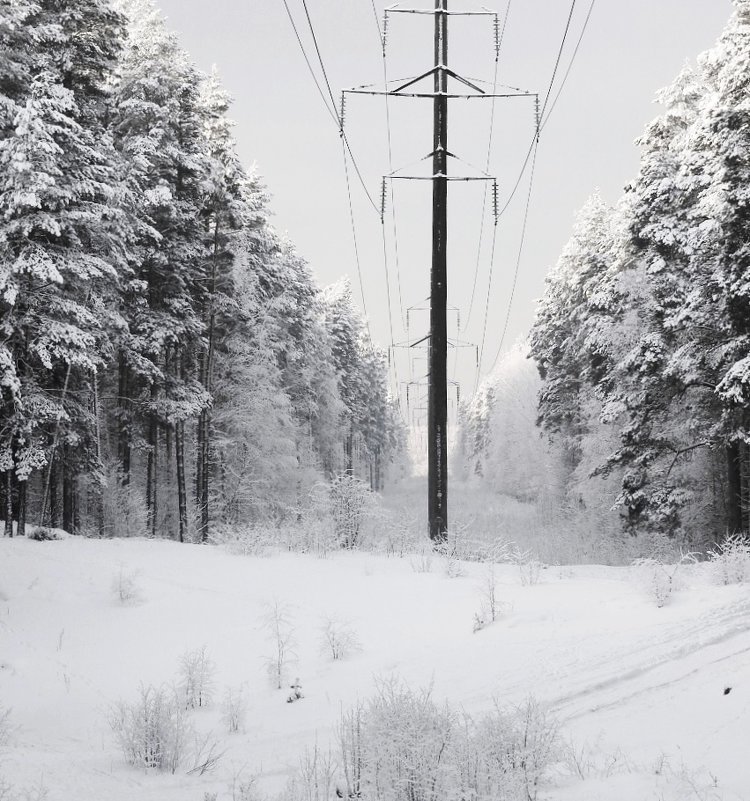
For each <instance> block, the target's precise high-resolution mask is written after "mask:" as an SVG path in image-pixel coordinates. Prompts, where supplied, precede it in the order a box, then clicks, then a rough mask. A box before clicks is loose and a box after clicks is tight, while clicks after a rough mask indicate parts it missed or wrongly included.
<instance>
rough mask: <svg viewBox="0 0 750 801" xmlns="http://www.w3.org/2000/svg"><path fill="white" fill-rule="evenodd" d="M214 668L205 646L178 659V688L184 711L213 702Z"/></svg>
mask: <svg viewBox="0 0 750 801" xmlns="http://www.w3.org/2000/svg"><path fill="white" fill-rule="evenodd" d="M215 675H216V666H215V665H214V663H213V660H212V659H211V657H210V656H209V655H208V649H207V648H206V646H205V645H203V646H201V647H200V648H196V649H195V650H193V651H186V652H185V653H184V654H183V655H182V656H181V657H180V669H179V676H180V679H179V688H180V694H181V696H182V698H183V701H184V704H185V708H186V709H197V708H198V707H204V706H208V705H209V704H210V703H211V701H212V700H213V694H214V689H215V682H214V679H215Z"/></svg>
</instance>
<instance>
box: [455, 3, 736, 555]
mask: <svg viewBox="0 0 750 801" xmlns="http://www.w3.org/2000/svg"><path fill="white" fill-rule="evenodd" d="M736 5H737V14H736V16H735V17H734V18H733V20H732V22H731V23H730V24H729V25H728V27H727V28H726V30H725V31H724V33H723V35H722V36H721V38H720V39H719V41H718V42H717V44H716V46H715V47H714V48H713V49H711V50H709V51H708V52H706V53H704V54H703V55H702V56H701V57H700V58H699V59H698V62H697V65H696V66H686V67H685V68H684V69H683V70H682V72H681V73H680V74H679V75H678V76H677V78H676V79H675V80H674V82H673V83H672V84H671V85H670V86H669V87H667V88H666V89H664V90H663V91H662V92H661V93H660V95H659V97H658V100H659V102H660V103H661V105H662V107H663V112H662V114H661V116H659V117H658V118H657V119H655V120H654V121H653V122H652V123H650V124H649V125H648V127H647V128H646V130H645V131H644V133H643V135H642V136H641V137H640V139H639V140H638V142H637V145H638V147H639V148H640V151H641V164H640V170H639V172H638V175H637V176H636V177H635V178H634V179H633V181H632V182H631V183H630V184H629V185H628V186H627V187H626V189H625V192H624V194H623V195H622V197H621V198H620V199H619V200H618V201H617V202H616V203H615V204H614V205H613V206H610V205H609V204H608V203H607V202H606V201H605V200H604V199H603V198H602V197H600V196H599V195H598V194H594V195H593V196H592V197H591V198H590V200H589V201H588V202H587V203H586V205H585V206H584V208H583V209H581V211H580V213H579V215H578V219H577V223H576V227H575V230H574V232H573V235H572V237H571V239H570V241H569V242H568V244H567V245H566V247H565V249H564V251H563V253H562V255H561V256H560V259H559V261H558V263H557V264H556V265H555V267H554V269H553V270H551V272H550V273H549V276H548V278H547V284H546V290H545V294H544V297H543V298H542V299H541V301H540V304H539V307H538V311H537V315H536V319H535V321H534V324H533V328H532V330H531V332H530V335H529V339H528V342H527V344H526V345H525V346H524V347H522V348H520V350H516V352H514V353H511V354H509V355H508V356H507V357H506V358H505V361H504V363H503V364H502V365H501V366H500V368H499V369H498V370H497V371H496V373H495V374H494V375H493V376H491V377H489V378H488V379H487V380H486V381H485V382H484V384H483V386H482V387H481V389H480V391H479V392H478V393H477V394H476V395H475V397H474V398H473V399H472V401H471V403H470V404H469V405H468V407H467V408H466V409H465V411H464V417H463V425H462V432H461V444H460V449H459V453H458V454H457V462H458V466H459V469H460V470H462V471H463V473H464V475H467V476H474V477H475V479H474V480H475V481H479V482H480V483H483V484H484V485H486V486H488V487H492V488H494V489H496V490H497V491H499V492H502V493H504V494H507V495H509V496H512V497H515V498H518V499H520V500H530V499H531V498H533V497H534V496H537V495H542V496H547V497H548V499H551V500H548V503H552V504H553V505H556V508H558V509H561V510H563V515H564V516H567V517H568V518H570V519H572V520H575V521H576V523H577V524H579V525H581V524H583V525H589V526H593V527H595V528H598V529H599V530H602V529H605V530H607V531H609V532H610V533H611V534H612V535H613V536H617V535H618V534H621V533H623V532H627V533H628V534H630V535H638V534H640V535H643V534H647V533H648V534H654V533H658V534H661V535H664V536H666V537H669V538H674V539H675V540H676V541H677V542H679V543H682V544H686V545H688V546H691V547H695V548H698V549H701V548H705V547H706V546H707V544H710V543H712V542H715V541H718V540H721V539H722V538H723V537H724V536H725V535H726V534H730V535H731V534H734V533H737V532H741V531H747V530H748V528H749V527H750V526H749V523H750V520H749V518H748V510H750V451H748V443H749V442H750V429H749V428H748V425H749V422H750V421H749V419H748V412H747V409H748V406H749V405H750V286H749V285H748V281H747V271H748V269H749V268H750V246H749V245H748V223H749V222H750V216H749V215H750V205H749V201H748V195H747V184H748V181H749V179H750V127H749V125H748V122H749V121H750V117H748V108H747V103H748V57H749V53H748V48H749V46H750V39H749V35H748V25H749V24H750V6H748V4H747V3H737V4H736ZM524 355H528V357H529V358H530V359H531V360H532V361H533V364H534V365H535V366H536V368H538V372H539V376H537V375H536V369H535V367H534V366H532V364H526V363H524V358H523V357H524ZM534 407H536V409H537V411H536V415H534V413H533V412H531V411H530V410H531V409H533V408H534ZM534 418H536V419H534ZM535 424H537V425H539V426H540V427H541V431H542V432H543V440H542V441H539V438H538V437H535V435H534V425H535ZM535 440H536V446H535V447H530V443H533V442H534V441H535ZM528 455H532V458H531V459H529V458H528ZM522 456H523V457H524V458H523V459H522V458H521V457H522ZM519 464H522V465H523V467H522V469H521V471H520V472H519V469H518V468H519Z"/></svg>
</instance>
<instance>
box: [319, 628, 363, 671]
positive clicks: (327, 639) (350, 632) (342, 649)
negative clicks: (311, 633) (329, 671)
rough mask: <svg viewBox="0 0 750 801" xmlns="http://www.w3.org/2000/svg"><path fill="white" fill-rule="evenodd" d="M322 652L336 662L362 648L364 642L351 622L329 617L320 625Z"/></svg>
mask: <svg viewBox="0 0 750 801" xmlns="http://www.w3.org/2000/svg"><path fill="white" fill-rule="evenodd" d="M320 632H321V635H320V652H321V653H322V654H325V655H327V656H330V657H331V659H332V660H333V661H334V662H338V661H340V660H341V659H346V658H347V657H349V656H351V655H352V654H354V653H356V652H358V651H361V650H362V644H361V643H360V641H359V637H357V632H356V631H354V627H353V626H352V624H351V623H348V622H346V621H343V620H337V619H336V618H334V617H327V618H325V619H324V620H323V624H322V626H321V627H320Z"/></svg>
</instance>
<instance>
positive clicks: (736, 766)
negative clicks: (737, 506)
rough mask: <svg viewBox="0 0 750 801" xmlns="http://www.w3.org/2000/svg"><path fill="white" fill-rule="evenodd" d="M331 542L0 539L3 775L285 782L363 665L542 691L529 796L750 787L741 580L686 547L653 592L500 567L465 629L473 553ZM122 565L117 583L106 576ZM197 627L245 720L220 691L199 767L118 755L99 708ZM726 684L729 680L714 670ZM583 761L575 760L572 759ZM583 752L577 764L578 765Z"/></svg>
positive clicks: (162, 797) (114, 798)
mask: <svg viewBox="0 0 750 801" xmlns="http://www.w3.org/2000/svg"><path fill="white" fill-rule="evenodd" d="M421 561H422V560H421V559H420V558H417V559H416V560H415V559H409V558H405V559H397V558H388V557H385V556H374V555H369V554H362V553H339V554H334V555H332V556H331V557H330V558H328V559H317V558H315V557H314V556H304V555H292V554H278V555H274V556H269V557H263V558H259V557H244V556H235V555H232V554H229V553H226V552H224V551H223V550H221V549H218V548H215V547H207V546H206V547H201V546H194V545H178V544H175V543H171V542H164V541H147V540H112V541H95V540H83V539H77V538H71V539H68V540H64V541H59V542H58V541H54V542H31V541H26V540H23V539H21V540H18V539H14V540H12V541H11V540H0V565H1V566H2V567H1V568H0V599H1V601H0V706H6V707H12V714H11V721H12V723H13V726H14V727H15V728H14V731H12V733H11V738H10V742H9V744H8V745H7V746H6V747H5V748H4V749H3V753H2V754H0V776H4V777H5V779H6V781H8V782H11V783H13V784H14V785H16V786H17V787H18V788H23V787H26V788H29V787H33V786H40V784H43V785H44V787H46V789H47V792H48V795H47V798H48V801H103V800H104V799H106V800H107V801H130V800H131V799H137V800H138V801H157V800H158V801H178V800H179V801H203V798H204V794H205V793H217V794H218V796H217V797H218V799H219V800H220V801H221V800H222V799H231V798H232V794H231V791H230V789H229V786H230V783H231V781H232V778H233V777H238V776H245V777H249V776H250V775H252V774H255V773H262V775H263V777H264V779H263V781H264V782H266V783H267V784H268V786H269V788H273V787H274V786H280V785H281V784H283V781H284V779H285V777H286V775H288V774H289V773H290V772H292V771H293V770H294V769H295V768H296V766H297V765H298V760H299V757H300V755H301V754H302V753H303V751H304V749H305V748H306V747H309V746H312V745H313V744H314V743H315V742H317V743H318V744H320V745H324V746H325V745H326V744H327V743H328V741H329V739H331V738H332V736H333V729H334V727H335V725H336V722H337V720H338V718H339V715H340V712H341V709H342V708H344V709H345V708H347V707H348V706H349V705H350V704H352V703H353V702H354V701H356V700H357V699H358V698H366V697H368V696H369V695H370V694H371V693H372V690H373V686H374V683H375V682H376V681H377V680H378V678H383V677H389V676H392V675H396V676H398V677H400V678H402V679H403V680H404V681H406V682H407V683H409V684H410V685H411V686H412V687H414V688H418V687H424V686H428V685H430V684H431V685H432V686H433V692H434V694H435V696H436V697H437V698H448V699H450V700H451V701H452V702H453V703H454V704H455V705H456V706H461V707H463V708H465V709H466V710H467V711H469V712H472V713H479V712H481V711H482V710H483V709H486V708H488V707H489V706H490V705H491V704H492V703H493V699H497V700H498V701H500V702H501V703H509V704H512V703H518V702H521V701H522V700H523V699H524V698H525V697H526V696H528V695H533V696H535V697H536V698H537V699H538V700H539V701H542V702H546V703H549V704H550V705H551V706H552V708H553V710H555V712H556V714H557V715H558V717H559V718H560V720H561V721H562V724H563V735H564V737H565V738H566V739H569V740H570V741H571V743H572V745H571V748H570V754H569V757H568V759H567V763H568V767H567V768H566V767H563V766H561V767H560V769H559V771H558V772H557V773H556V775H554V776H553V777H552V784H551V785H550V786H549V787H547V788H545V790H544V792H543V794H542V796H541V797H545V798H549V799H556V800H557V801H593V800H594V799H606V800H607V801H640V800H641V799H644V800H645V799H655V801H657V800H658V799H665V801H668V800H669V799H675V801H676V800H677V799H679V800H680V801H681V800H682V799H691V798H696V799H713V798H716V799H750V767H748V762H747V752H748V748H749V747H750V687H749V685H750V593H749V592H748V587H747V586H746V585H745V586H736V587H715V586H711V585H709V584H708V582H707V580H706V579H705V575H704V571H702V570H701V569H700V568H699V567H698V568H694V569H693V571H692V573H690V575H689V576H688V581H687V586H686V587H685V588H684V589H681V590H680V591H678V592H677V593H676V594H675V595H674V596H673V598H672V600H671V602H670V603H669V605H667V606H666V607H664V608H662V609H659V608H657V607H656V606H655V604H654V603H653V602H652V601H651V600H650V599H649V598H648V597H646V596H645V595H643V594H642V593H641V592H640V591H639V590H638V589H637V588H636V587H635V586H634V585H633V584H632V582H630V581H628V571H627V570H624V569H619V568H604V567H580V568H567V567H566V568H548V569H546V570H544V571H542V574H541V579H540V582H539V583H538V584H536V585H533V586H522V584H521V581H520V576H519V572H518V570H517V569H516V568H514V567H512V566H502V567H498V568H496V571H497V582H498V595H499V598H500V600H501V601H502V602H503V603H504V604H507V608H506V611H505V613H504V615H503V617H502V618H501V619H500V620H499V621H498V622H496V623H494V624H493V625H491V626H488V627H486V628H484V629H482V630H481V631H479V632H477V633H476V634H475V633H473V632H472V628H473V620H474V614H475V613H476V612H477V611H478V610H479V607H480V603H481V598H480V594H481V589H480V587H481V585H482V584H483V583H484V582H485V581H486V572H487V568H486V567H485V566H483V565H476V564H471V565H465V566H463V570H464V574H463V575H461V576H458V577H455V578H448V577H447V575H446V574H445V571H444V570H443V566H442V565H441V563H440V562H439V560H435V561H434V562H433V565H432V571H431V572H419V571H418V570H417V569H415V568H418V567H420V565H419V564H417V562H421ZM120 573H122V574H123V575H125V576H131V575H133V574H136V578H135V585H136V589H137V592H138V595H139V596H140V597H139V598H138V599H137V600H136V601H135V602H131V603H126V604H123V603H121V602H120V600H119V599H118V598H117V597H116V595H115V593H114V592H113V589H112V585H113V579H114V578H115V577H116V576H117V575H119V574H120ZM273 601H279V602H281V603H284V604H287V605H289V607H290V610H291V615H292V618H293V620H294V625H295V629H296V631H295V637H296V641H297V642H296V647H295V651H296V654H297V662H296V664H295V665H294V666H293V667H292V670H291V675H290V678H291V679H294V678H295V677H297V676H298V677H299V679H300V682H301V684H302V687H303V692H304V698H303V699H302V700H301V701H299V702H297V703H294V704H288V703H286V698H287V695H288V694H289V691H288V690H283V691H280V690H274V689H272V687H271V685H270V683H269V680H268V677H267V674H266V671H265V667H264V660H263V657H264V655H266V654H269V653H270V652H271V651H272V646H271V644H270V642H269V640H268V637H267V632H266V631H265V629H264V628H263V626H262V624H261V622H260V620H261V617H262V615H263V611H264V608H265V605H266V604H268V603H269V602H273ZM327 616H334V617H337V618H339V619H341V620H347V621H351V623H352V625H353V627H354V629H355V630H356V632H357V634H358V637H359V639H360V640H361V643H362V646H363V648H362V651H361V652H359V653H356V654H354V655H352V656H351V657H350V658H348V659H347V660H344V661H341V662H333V661H331V660H330V658H329V657H327V656H326V655H325V654H322V653H321V652H320V647H319V642H320V636H321V633H320V629H321V624H322V622H323V619H324V618H325V617H327ZM203 645H205V646H206V647H207V650H208V652H209V654H210V656H211V658H212V659H213V661H214V662H215V663H216V670H217V672H216V685H217V693H216V695H217V698H218V699H220V698H221V696H222V694H223V689H224V687H226V686H239V685H241V684H245V685H246V687H247V694H248V698H249V702H250V706H249V712H248V716H247V720H246V725H245V730H244V731H242V732H240V733H239V734H234V735H230V734H227V733H226V730H225V727H224V726H223V724H222V722H221V720H220V712H219V706H220V704H219V703H218V701H217V703H216V704H215V705H214V706H212V707H210V708H208V709H203V710H198V711H197V712H194V713H192V718H193V721H194V723H195V726H196V728H197V729H199V730H201V731H204V732H207V731H209V730H211V731H213V733H214V736H215V738H216V739H217V740H220V741H222V742H221V749H222V750H224V749H225V750H226V753H225V755H224V757H223V759H222V761H221V762H220V764H219V766H218V767H217V768H216V770H215V771H214V772H213V773H212V774H211V775H204V776H201V777H197V776H187V775H186V774H185V772H184V770H183V771H178V773H177V774H176V775H174V776H171V775H163V774H157V775H155V774H152V773H146V772H144V771H143V770H138V769H135V768H132V767H129V766H128V765H127V764H125V762H124V760H123V757H122V754H121V753H120V751H119V750H118V747H117V744H116V742H115V739H114V737H113V734H112V731H111V729H110V727H109V724H108V717H109V716H110V714H111V709H112V706H113V704H114V703H116V702H117V701H118V700H120V699H125V700H129V699H133V700H134V699H135V697H136V694H137V691H138V686H139V684H141V683H145V684H155V685H160V684H162V683H164V684H170V683H172V682H174V681H176V676H177V672H178V665H179V660H180V657H181V656H182V654H184V653H185V652H186V651H188V650H192V649H195V648H199V647H201V646H203ZM730 687H731V691H730V692H729V693H726V694H725V690H726V689H727V688H730ZM576 765H577V768H576ZM577 774H580V775H577Z"/></svg>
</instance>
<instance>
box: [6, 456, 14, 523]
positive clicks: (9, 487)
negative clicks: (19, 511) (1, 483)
mask: <svg viewBox="0 0 750 801" xmlns="http://www.w3.org/2000/svg"><path fill="white" fill-rule="evenodd" d="M5 536H6V537H12V536H13V471H12V470H6V472H5Z"/></svg>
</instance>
